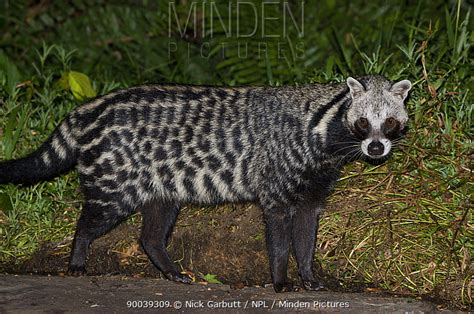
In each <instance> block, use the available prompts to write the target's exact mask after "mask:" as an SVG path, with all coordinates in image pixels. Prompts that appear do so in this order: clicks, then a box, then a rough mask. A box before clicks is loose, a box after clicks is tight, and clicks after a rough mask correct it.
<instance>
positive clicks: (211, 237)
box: [1, 205, 363, 291]
mask: <svg viewBox="0 0 474 314" xmlns="http://www.w3.org/2000/svg"><path fill="white" fill-rule="evenodd" d="M140 224H141V217H140V216H139V215H137V216H136V217H134V218H133V222H128V223H124V224H122V225H120V226H118V227H117V228H115V229H114V230H112V231H111V232H110V233H108V234H107V235H105V236H103V237H101V238H99V239H97V240H96V241H95V242H94V243H93V245H92V247H91V250H90V254H89V258H88V262H87V272H88V274H90V275H104V274H121V275H128V276H146V277H151V278H158V277H161V273H160V272H159V271H158V270H157V269H156V268H155V267H154V266H153V264H151V262H150V261H149V259H148V257H147V256H146V254H145V253H144V251H143V250H142V248H141V247H140V245H139V235H140ZM71 241H72V236H68V238H67V239H65V240H64V241H62V242H61V243H45V244H42V245H41V246H40V248H39V249H38V250H37V251H36V252H35V253H34V254H33V256H32V257H31V258H30V259H28V260H27V261H25V262H23V263H22V264H19V265H18V264H16V265H15V264H13V263H10V264H4V265H2V266H1V269H2V270H3V271H4V272H9V273H34V274H43V275H44V274H64V273H65V271H66V270H67V264H68V258H69V252H70V246H71ZM168 250H169V252H170V255H171V256H172V257H173V258H174V260H175V262H176V263H177V264H178V265H179V267H180V268H181V270H183V271H187V272H189V273H190V274H191V275H193V276H195V277H196V278H197V279H200V278H201V279H202V278H203V277H204V276H205V275H206V274H212V275H215V276H216V278H217V279H218V280H219V281H221V282H223V283H228V284H237V285H242V284H243V285H245V286H252V285H264V284H266V283H270V282H271V277H270V271H269V266H268V265H269V264H268V256H267V251H266V247H265V235H264V223H263V218H262V212H261V210H260V209H259V208H258V207H256V206H253V205H239V206H221V207H214V208H201V209H196V208H184V209H183V211H182V212H181V214H180V216H179V218H178V222H177V224H176V227H175V229H174V232H173V234H172V238H171V241H170V244H169V247H168ZM12 264H13V265H12ZM317 266H318V267H317V269H316V271H317V274H318V275H319V277H320V279H322V280H323V281H324V282H325V283H326V285H329V286H330V287H331V288H332V289H336V290H337V289H340V284H339V282H338V281H337V280H335V279H334V278H331V277H330V276H328V275H325V274H323V273H322V271H321V267H319V265H317ZM289 277H290V279H292V280H293V281H295V282H297V281H298V275H297V268H296V262H295V260H294V258H293V257H291V258H290V262H289ZM346 288H347V287H346ZM350 290H351V291H361V290H363V287H361V286H357V287H352V288H351V289H350Z"/></svg>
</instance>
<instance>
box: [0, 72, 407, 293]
mask: <svg viewBox="0 0 474 314" xmlns="http://www.w3.org/2000/svg"><path fill="white" fill-rule="evenodd" d="M407 82H408V81H402V82H399V83H395V84H394V83H392V82H390V81H388V80H386V79H385V78H383V77H380V76H368V77H363V78H360V79H359V80H355V79H352V78H349V79H348V81H347V84H345V83H341V84H328V85H320V84H314V85H309V86H300V87H279V88H271V87H241V88H218V87H198V86H164V85H149V86H140V87H133V88H129V89H126V90H120V91H116V92H113V93H111V94H109V95H106V96H103V97H99V98H97V99H95V100H92V101H90V102H88V103H86V104H84V105H82V106H80V107H78V108H77V109H76V110H74V111H73V112H71V113H70V114H69V115H68V116H67V117H66V118H65V120H64V121H63V122H62V123H61V124H60V125H59V126H58V127H57V129H56V130H55V131H54V133H53V134H52V135H51V136H50V138H49V139H48V140H47V141H46V142H45V143H44V144H43V145H42V146H41V147H40V148H39V149H38V150H37V151H35V152H33V153H32V154H31V155H29V156H27V157H24V158H21V159H18V160H11V161H6V162H3V163H0V184H5V183H26V184H32V183H35V182H38V181H42V180H48V179H50V178H53V177H55V176H57V175H59V174H61V173H64V172H66V171H68V170H70V169H72V168H74V167H76V168H77V170H78V172H79V175H80V180H81V186H82V191H83V194H84V197H85V201H84V206H83V211H82V214H81V217H80V219H79V221H78V224H77V230H76V235H75V239H74V243H73V249H72V253H71V260H70V265H69V271H70V273H72V274H81V273H83V272H84V271H85V263H86V257H87V249H88V247H89V245H90V244H91V243H92V241H93V240H94V239H96V238H97V237H99V236H101V235H103V234H104V233H106V232H107V231H109V230H110V229H112V228H113V227H114V226H115V225H116V224H118V223H120V222H121V221H123V220H124V219H125V218H126V217H128V216H129V215H130V214H132V213H133V212H135V211H137V210H140V211H141V212H142V214H143V231H142V238H141V242H142V245H143V248H144V250H145V251H146V252H147V254H148V255H149V257H150V259H151V260H152V262H153V263H154V264H155V265H156V266H157V267H158V268H159V269H160V270H162V271H163V273H164V274H165V275H166V277H168V278H169V279H171V280H176V281H182V282H189V278H187V277H186V276H185V275H182V274H180V273H179V272H178V270H177V268H176V266H175V265H174V264H173V263H172V262H171V259H170V257H169V256H168V254H167V252H166V244H167V240H168V237H169V235H170V233H171V230H172V228H173V225H174V223H175V220H176V216H177V214H178V212H179V208H180V207H181V206H182V205H183V204H199V205H214V204H220V203H229V202H230V203H235V202H255V203H257V204H259V205H260V206H261V207H262V209H263V211H264V217H265V221H266V224H267V246H268V251H269V256H270V268H271V271H272V278H273V282H274V286H275V290H276V291H286V290H290V289H291V285H289V284H288V282H287V275H286V270H287V261H288V252H289V246H290V242H293V250H294V253H295V255H296V258H297V261H298V266H299V273H300V276H301V278H302V280H303V284H304V287H305V288H306V289H310V290H316V289H319V288H320V285H319V283H317V282H316V281H315V280H314V277H313V273H312V269H311V268H312V260H313V253H314V243H315V238H316V231H317V226H318V219H319V214H320V212H321V210H322V208H323V207H324V201H325V199H326V197H327V196H328V194H329V193H330V191H331V190H332V187H333V185H334V183H335V182H336V180H337V177H338V174H339V171H340V169H341V167H342V166H343V165H344V164H345V163H347V162H349V161H351V160H354V159H357V158H360V157H363V158H366V159H368V160H369V161H374V160H377V159H380V158H381V157H385V156H387V154H388V152H383V155H381V156H379V155H374V156H371V152H370V149H368V148H367V147H369V148H370V147H371V146H370V145H371V144H370V143H371V142H373V141H379V142H380V143H382V145H384V149H386V148H387V147H388V151H390V149H391V146H388V145H389V144H388V143H390V145H391V141H392V140H393V139H395V138H397V137H399V136H400V135H401V134H402V131H403V129H404V127H405V125H406V122H407V116H406V111H405V109H404V105H403V101H404V99H405V97H406V93H407V92H408V90H409V88H410V87H411V86H409V82H408V83H407ZM361 117H363V118H365V119H367V125H365V123H362V124H363V126H362V127H360V126H359V127H358V126H357V125H358V124H357V123H359V124H360V121H359V120H358V119H360V118H361ZM388 118H394V121H395V124H393V123H392V122H393V121H391V120H390V125H389V126H387V125H388V124H387V122H386V121H387V119H388ZM358 121H359V122H358ZM377 145H379V144H377ZM377 145H376V146H377ZM372 146H373V145H372ZM372 148H373V151H374V152H380V147H372ZM379 157H380V158H379Z"/></svg>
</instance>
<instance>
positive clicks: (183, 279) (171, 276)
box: [164, 271, 193, 284]
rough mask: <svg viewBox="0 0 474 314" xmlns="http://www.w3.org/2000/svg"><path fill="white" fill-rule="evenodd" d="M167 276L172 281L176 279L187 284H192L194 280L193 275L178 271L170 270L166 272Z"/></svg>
mask: <svg viewBox="0 0 474 314" xmlns="http://www.w3.org/2000/svg"><path fill="white" fill-rule="evenodd" d="M164 275H165V277H166V278H167V279H168V280H171V281H176V282H181V283H186V284H191V283H192V282H193V280H192V279H191V277H189V276H188V275H185V274H181V273H178V272H177V271H169V272H166V273H164Z"/></svg>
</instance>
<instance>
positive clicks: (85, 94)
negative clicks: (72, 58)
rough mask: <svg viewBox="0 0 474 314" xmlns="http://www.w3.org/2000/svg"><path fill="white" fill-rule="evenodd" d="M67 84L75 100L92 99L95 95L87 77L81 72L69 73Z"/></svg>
mask: <svg viewBox="0 0 474 314" xmlns="http://www.w3.org/2000/svg"><path fill="white" fill-rule="evenodd" d="M68 83H69V88H70V89H71V92H72V94H73V95H74V97H75V98H76V99H79V100H83V99H84V98H92V97H95V96H96V95H97V93H96V91H95V90H94V88H93V87H92V84H91V81H90V79H89V77H88V76H87V75H85V74H84V73H81V72H76V71H69V73H68Z"/></svg>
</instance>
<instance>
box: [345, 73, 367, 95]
mask: <svg viewBox="0 0 474 314" xmlns="http://www.w3.org/2000/svg"><path fill="white" fill-rule="evenodd" d="M346 83H347V86H349V89H350V90H351V96H352V99H355V98H357V97H359V96H360V95H362V94H363V93H365V88H364V85H362V84H361V83H360V82H359V81H358V80H356V79H355V78H352V77H350V76H349V77H348V78H347V81H346Z"/></svg>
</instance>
